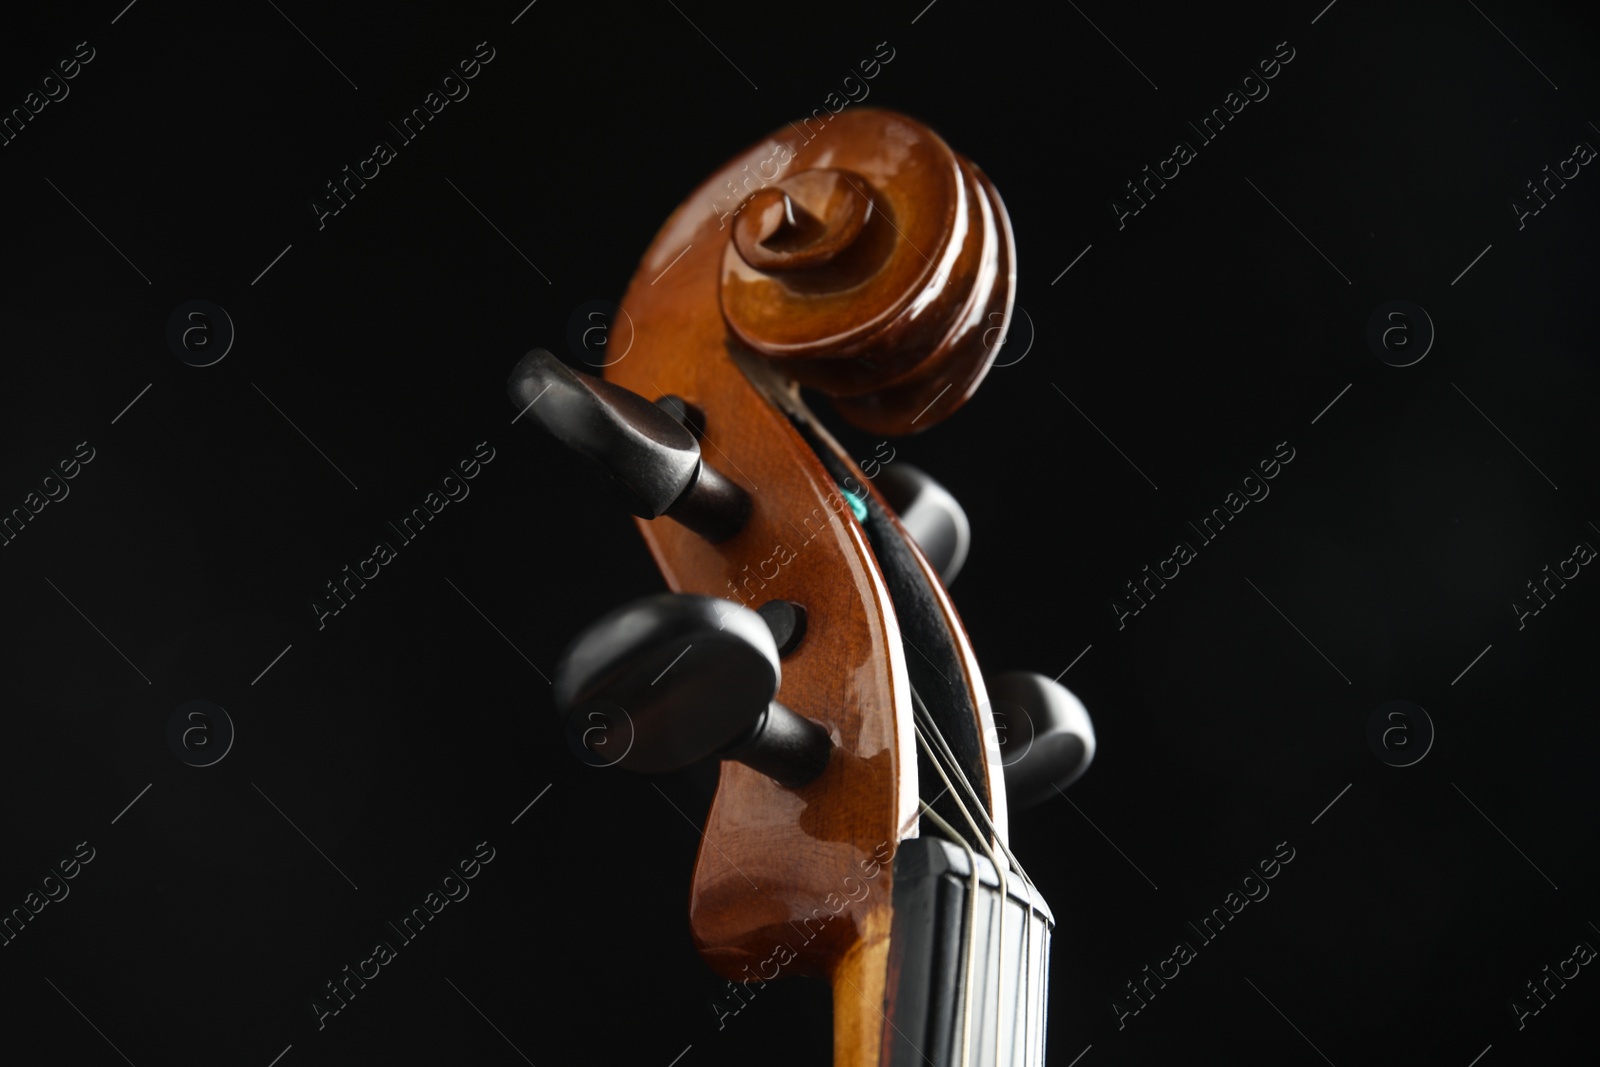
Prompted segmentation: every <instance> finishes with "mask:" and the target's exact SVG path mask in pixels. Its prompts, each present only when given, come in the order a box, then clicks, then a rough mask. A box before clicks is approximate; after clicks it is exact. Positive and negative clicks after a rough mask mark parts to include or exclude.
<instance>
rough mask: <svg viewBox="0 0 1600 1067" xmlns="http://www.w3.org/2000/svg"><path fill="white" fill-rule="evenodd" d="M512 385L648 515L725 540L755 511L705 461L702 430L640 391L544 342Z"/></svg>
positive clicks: (533, 416) (515, 396) (524, 407)
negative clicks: (574, 364)
mask: <svg viewBox="0 0 1600 1067" xmlns="http://www.w3.org/2000/svg"><path fill="white" fill-rule="evenodd" d="M506 391H507V392H508V393H509V394H510V395H511V402H512V403H513V404H514V405H516V407H517V409H518V410H519V411H520V412H522V413H523V414H525V415H527V416H528V418H529V419H530V420H531V421H533V422H535V423H537V424H539V425H540V426H542V427H543V428H544V429H545V430H546V431H548V432H549V433H550V434H551V435H552V436H554V437H555V438H556V439H557V440H559V441H560V442H561V443H562V444H564V445H566V446H567V447H568V448H570V449H572V450H573V451H574V452H577V453H579V454H580V455H583V456H586V457H588V458H589V459H591V460H594V461H595V462H597V463H599V464H600V466H601V467H602V468H603V469H604V470H605V471H606V473H607V474H609V475H610V476H611V482H612V484H613V486H614V487H615V488H616V489H617V491H618V492H620V493H621V494H622V498H623V501H624V503H625V504H626V505H627V507H628V510H630V511H632V512H633V513H634V514H635V515H638V516H639V517H640V518H645V519H654V518H656V517H658V516H661V515H666V516H667V517H668V518H671V519H676V520H677V521H678V522H681V523H683V525H685V526H687V527H689V528H690V529H691V530H694V531H695V532H696V533H698V534H700V535H701V536H702V537H704V538H705V539H706V540H708V541H713V542H717V541H726V540H727V539H728V538H730V537H732V536H733V535H734V534H736V533H738V532H739V530H740V529H741V528H742V527H743V526H744V523H745V520H746V519H747V518H748V517H749V515H750V497H749V495H748V494H746V493H745V491H744V490H743V489H741V488H740V487H739V486H738V485H736V484H735V483H734V482H732V481H730V480H729V479H727V478H725V477H724V476H723V475H721V474H719V473H718V472H717V471H716V470H715V469H714V468H712V467H709V466H707V465H706V464H705V462H704V461H703V460H702V459H701V458H700V444H699V442H698V441H696V440H695V436H694V434H692V433H690V432H689V430H687V429H685V428H684V426H683V425H682V424H680V423H679V421H678V420H677V419H675V418H673V417H672V414H671V413H669V412H667V411H664V410H663V409H662V408H660V407H658V406H656V405H655V404H652V403H651V402H650V401H648V400H646V399H645V398H644V397H642V396H640V395H639V394H638V393H634V392H631V391H630V390H627V389H624V388H622V387H621V386H619V385H614V384H612V383H611V382H608V381H606V380H605V379H603V378H596V377H594V376H593V375H589V374H584V373H583V372H582V371H576V370H573V369H572V368H571V367H568V366H567V365H566V364H565V363H562V362H561V361H560V360H559V359H557V358H556V357H555V356H553V355H551V354H550V353H549V352H547V351H545V350H544V349H542V348H535V349H534V350H533V351H531V352H529V353H528V354H527V355H525V356H523V357H522V359H521V360H520V361H519V362H518V363H517V366H516V368H515V369H514V370H513V371H512V372H511V377H510V378H509V379H508V380H507V382H506ZM518 417H519V418H520V417H521V415H519V416H518Z"/></svg>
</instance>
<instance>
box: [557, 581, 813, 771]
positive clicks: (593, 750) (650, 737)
mask: <svg viewBox="0 0 1600 1067" xmlns="http://www.w3.org/2000/svg"><path fill="white" fill-rule="evenodd" d="M780 680H781V672H780V670H779V667H778V648H777V645H776V644H775V643H774V641H773V638H772V633H771V632H770V631H769V630H768V628H767V624H766V623H765V622H764V621H763V620H762V618H761V616H760V615H757V614H756V613H755V612H754V611H751V610H750V609H749V608H746V607H743V606H741V605H738V604H735V603H733V602H732V601H728V600H723V599H720V598H718V597H709V596H694V595H690V594H687V593H667V594H662V595H658V596H650V597H644V598H642V599H640V600H636V601H634V602H633V603H631V604H626V605H624V606H622V607H620V608H618V609H616V610H615V611H613V612H611V613H610V614H608V615H606V616H605V617H603V618H601V619H599V620H598V621H597V622H595V623H593V624H592V625H590V626H589V627H588V628H587V629H586V630H584V631H583V633H581V634H579V635H578V637H577V639H576V640H574V641H573V642H572V644H571V645H570V646H568V648H567V650H566V652H565V653H563V654H562V657H561V660H560V662H559V663H557V665H556V672H555V679H554V683H553V684H554V691H555V692H554V695H555V704H556V711H557V713H558V714H559V715H561V716H562V717H563V718H564V719H565V720H566V724H567V739H568V743H569V744H571V745H572V746H573V750H574V751H575V752H576V753H577V754H578V755H579V756H580V757H581V758H582V759H584V760H585V761H586V762H589V763H592V764H595V765H616V766H620V767H625V768H627V769H628V770H632V771H639V772H641V773H645V774H654V773H660V772H663V771H673V770H678V769H680V768H683V767H687V766H689V765H690V764H692V763H697V762H699V761H700V760H702V759H705V758H707V757H712V756H715V757H717V758H720V759H731V760H738V761H739V762H740V763H743V764H745V765H746V766H749V767H752V768H754V769H755V770H758V771H760V772H761V773H762V774H765V775H768V776H769V777H771V778H773V779H774V780H776V781H777V782H778V783H779V784H781V785H785V786H789V787H791V788H793V787H797V786H801V785H804V784H805V783H806V782H809V781H811V780H812V779H813V778H815V777H816V776H817V775H819V774H821V773H822V770H823V768H824V767H825V766H826V765H827V762H828V756H829V754H830V753H831V752H832V748H833V742H832V740H831V739H830V738H829V736H828V731H827V730H826V729H824V728H823V727H822V726H821V725H819V724H818V723H815V722H813V721H812V720H810V719H807V718H805V717H803V716H801V715H798V714H796V713H795V712H793V711H790V710H789V709H788V708H786V707H784V706H783V705H782V704H779V703H778V702H777V701H775V700H774V699H773V697H774V696H775V695H776V694H777V692H778V683H779V681H780Z"/></svg>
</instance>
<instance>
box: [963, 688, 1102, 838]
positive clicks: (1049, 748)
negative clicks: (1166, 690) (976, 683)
mask: <svg viewBox="0 0 1600 1067" xmlns="http://www.w3.org/2000/svg"><path fill="white" fill-rule="evenodd" d="M984 682H985V685H986V687H987V688H988V690H989V707H990V711H991V713H992V714H993V715H994V718H995V727H996V731H997V732H998V733H999V735H1000V761H1001V763H1002V765H1003V766H1004V767H1005V780H1006V803H1007V805H1008V806H1009V807H1010V808H1011V810H1013V811H1021V810H1023V809H1026V808H1031V807H1033V806H1034V805H1036V804H1040V803H1042V802H1044V801H1046V800H1049V799H1050V798H1051V797H1053V796H1055V795H1056V791H1057V790H1060V789H1065V788H1066V787H1067V786H1069V785H1071V784H1072V783H1073V782H1075V781H1077V780H1078V778H1079V777H1080V776H1081V775H1082V774H1083V772H1084V771H1086V770H1088V769H1089V764H1090V763H1092V762H1094V750H1095V739H1094V723H1093V722H1091V721H1090V719H1089V712H1088V711H1087V710H1086V709H1085V708H1084V706H1083V703H1082V702H1081V701H1079V700H1078V698H1077V697H1075V696H1073V695H1072V693H1071V691H1070V690H1068V689H1067V687H1066V686H1064V685H1060V684H1058V683H1056V682H1053V681H1051V680H1050V679H1049V678H1046V677H1045V676H1044V675H1042V674H1035V673H1033V672H1032V671H1008V672H1007V673H1005V674H1000V675H995V676H994V677H992V678H985V679H984Z"/></svg>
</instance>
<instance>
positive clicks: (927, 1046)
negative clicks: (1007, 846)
mask: <svg viewBox="0 0 1600 1067" xmlns="http://www.w3.org/2000/svg"><path fill="white" fill-rule="evenodd" d="M977 866H978V879H979V887H978V891H977V894H976V897H975V898H974V895H973V891H972V864H971V862H970V860H969V853H968V852H967V851H966V850H965V849H963V848H961V847H960V846H958V845H954V844H951V843H950V842H948V841H945V840H942V839H940V838H933V837H922V838H915V839H912V840H907V841H902V842H901V843H900V850H899V851H898V852H897V853H896V854H895V858H894V923H893V926H892V932H891V937H890V946H889V990H888V1003H887V1005H886V1010H885V1017H886V1023H885V1026H884V1030H883V1035H884V1036H883V1056H882V1058H881V1060H880V1063H881V1064H882V1067H915V1065H929V1064H931V1065H932V1067H947V1065H948V1067H957V1065H959V1064H961V1062H962V1059H961V1048H962V1035H963V1032H966V1033H967V1034H968V1038H969V1042H970V1044H969V1048H970V1052H971V1058H970V1060H969V1062H970V1063H971V1064H973V1065H974V1067H1040V1065H1042V1064H1043V1063H1044V1039H1045V1012H1046V1006H1047V1005H1048V1004H1049V987H1048V982H1049V973H1050V935H1051V931H1052V930H1053V929H1054V927H1055V917H1054V916H1053V915H1052V914H1051V912H1050V908H1049V906H1048V905H1047V904H1046V903H1045V901H1044V899H1043V898H1042V897H1040V896H1039V895H1038V891H1037V890H1035V889H1032V888H1031V887H1029V886H1028V885H1026V883H1024V882H1023V880H1022V879H1021V878H1020V877H1017V876H1016V875H1014V874H1013V875H1010V876H1008V879H1007V885H1006V893H1005V894H1004V896H1002V894H1001V891H1000V881H999V879H998V877H996V874H995V869H994V865H993V864H991V863H990V862H989V860H988V859H987V858H986V857H984V856H983V855H982V854H981V853H979V854H977ZM973 899H975V900H976V909H975V913H974V915H973V916H972V918H971V920H970V922H969V914H968V901H969V900H973ZM1002 914H1003V916H1004V926H1003V933H1002V919H1001V916H1002ZM969 959H970V960H971V966H970V969H969V966H968V961H969ZM969 1006H970V1021H968V1018H967V1014H968V1009H969Z"/></svg>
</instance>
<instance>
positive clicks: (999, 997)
mask: <svg viewBox="0 0 1600 1067" xmlns="http://www.w3.org/2000/svg"><path fill="white" fill-rule="evenodd" d="M912 692H913V694H915V692H916V691H915V690H912ZM917 702H918V703H920V702H921V698H920V697H918V698H917ZM924 710H926V706H925V705H924ZM914 725H915V726H916V728H917V740H918V741H920V742H922V746H923V748H924V749H925V750H926V751H927V754H928V762H930V763H931V764H932V765H933V769H934V770H935V771H937V772H939V777H940V778H942V779H943V780H944V784H945V789H946V790H947V791H949V793H950V794H951V798H952V799H953V800H955V802H956V807H957V809H958V810H959V811H960V812H961V816H962V818H964V819H965V820H966V822H967V826H968V827H970V828H971V830H972V836H973V839H974V840H975V841H976V843H977V845H978V847H979V848H980V849H982V850H983V852H984V854H985V855H986V856H988V858H989V862H990V863H992V864H993V865H994V873H995V879H996V880H997V881H998V882H999V883H1000V902H999V904H998V905H997V906H996V908H995V915H996V918H997V919H998V921H999V926H1000V928H999V931H998V932H997V934H996V935H995V939H994V945H995V958H994V970H993V972H992V973H993V974H994V976H995V980H994V983H993V984H994V989H995V1011H994V1060H995V1064H996V1067H999V1064H1000V1063H1001V1057H1000V1038H1001V1036H1002V1035H1001V1031H1000V1008H1001V1005H1002V1004H1003V1003H1004V999H1005V998H1004V996H1003V990H1002V989H1001V985H1002V983H1003V982H1004V960H1005V940H1006V902H1007V901H1008V900H1009V899H1010V897H1009V886H1008V884H1007V881H1006V874H1005V868H1004V867H1002V866H1001V864H1000V858H999V857H998V856H996V855H995V854H994V851H993V850H992V849H990V848H989V845H988V842H987V841H986V840H984V834H983V831H981V830H979V829H978V824H977V822H976V821H975V820H974V819H973V818H972V813H971V812H970V811H968V810H967V805H966V803H965V802H963V801H962V800H961V794H960V793H959V792H958V791H957V790H956V788H955V783H954V782H952V781H951V780H950V776H949V775H948V774H946V773H945V770H944V767H943V766H942V765H941V762H940V759H939V756H938V755H937V753H936V751H935V749H934V747H933V744H932V742H930V741H929V740H928V736H927V731H926V730H925V729H924V727H923V725H922V724H921V723H915V724H914ZM935 729H937V727H935ZM941 740H942V738H941ZM968 788H969V789H970V788H971V787H970V785H969V787H968ZM978 806H979V807H980V808H981V807H982V805H978ZM976 937H977V931H976V926H974V929H973V935H972V938H971V939H970V943H969V945H968V955H969V959H970V957H971V955H972V950H973V949H974V948H975V947H976ZM988 965H989V961H988V953H987V952H985V953H984V966H985V967H988ZM964 998H965V999H966V1001H967V1002H968V1008H967V1010H968V1011H970V1010H971V998H972V987H971V985H970V984H969V985H968V987H967V989H966V992H965V993H964Z"/></svg>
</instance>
